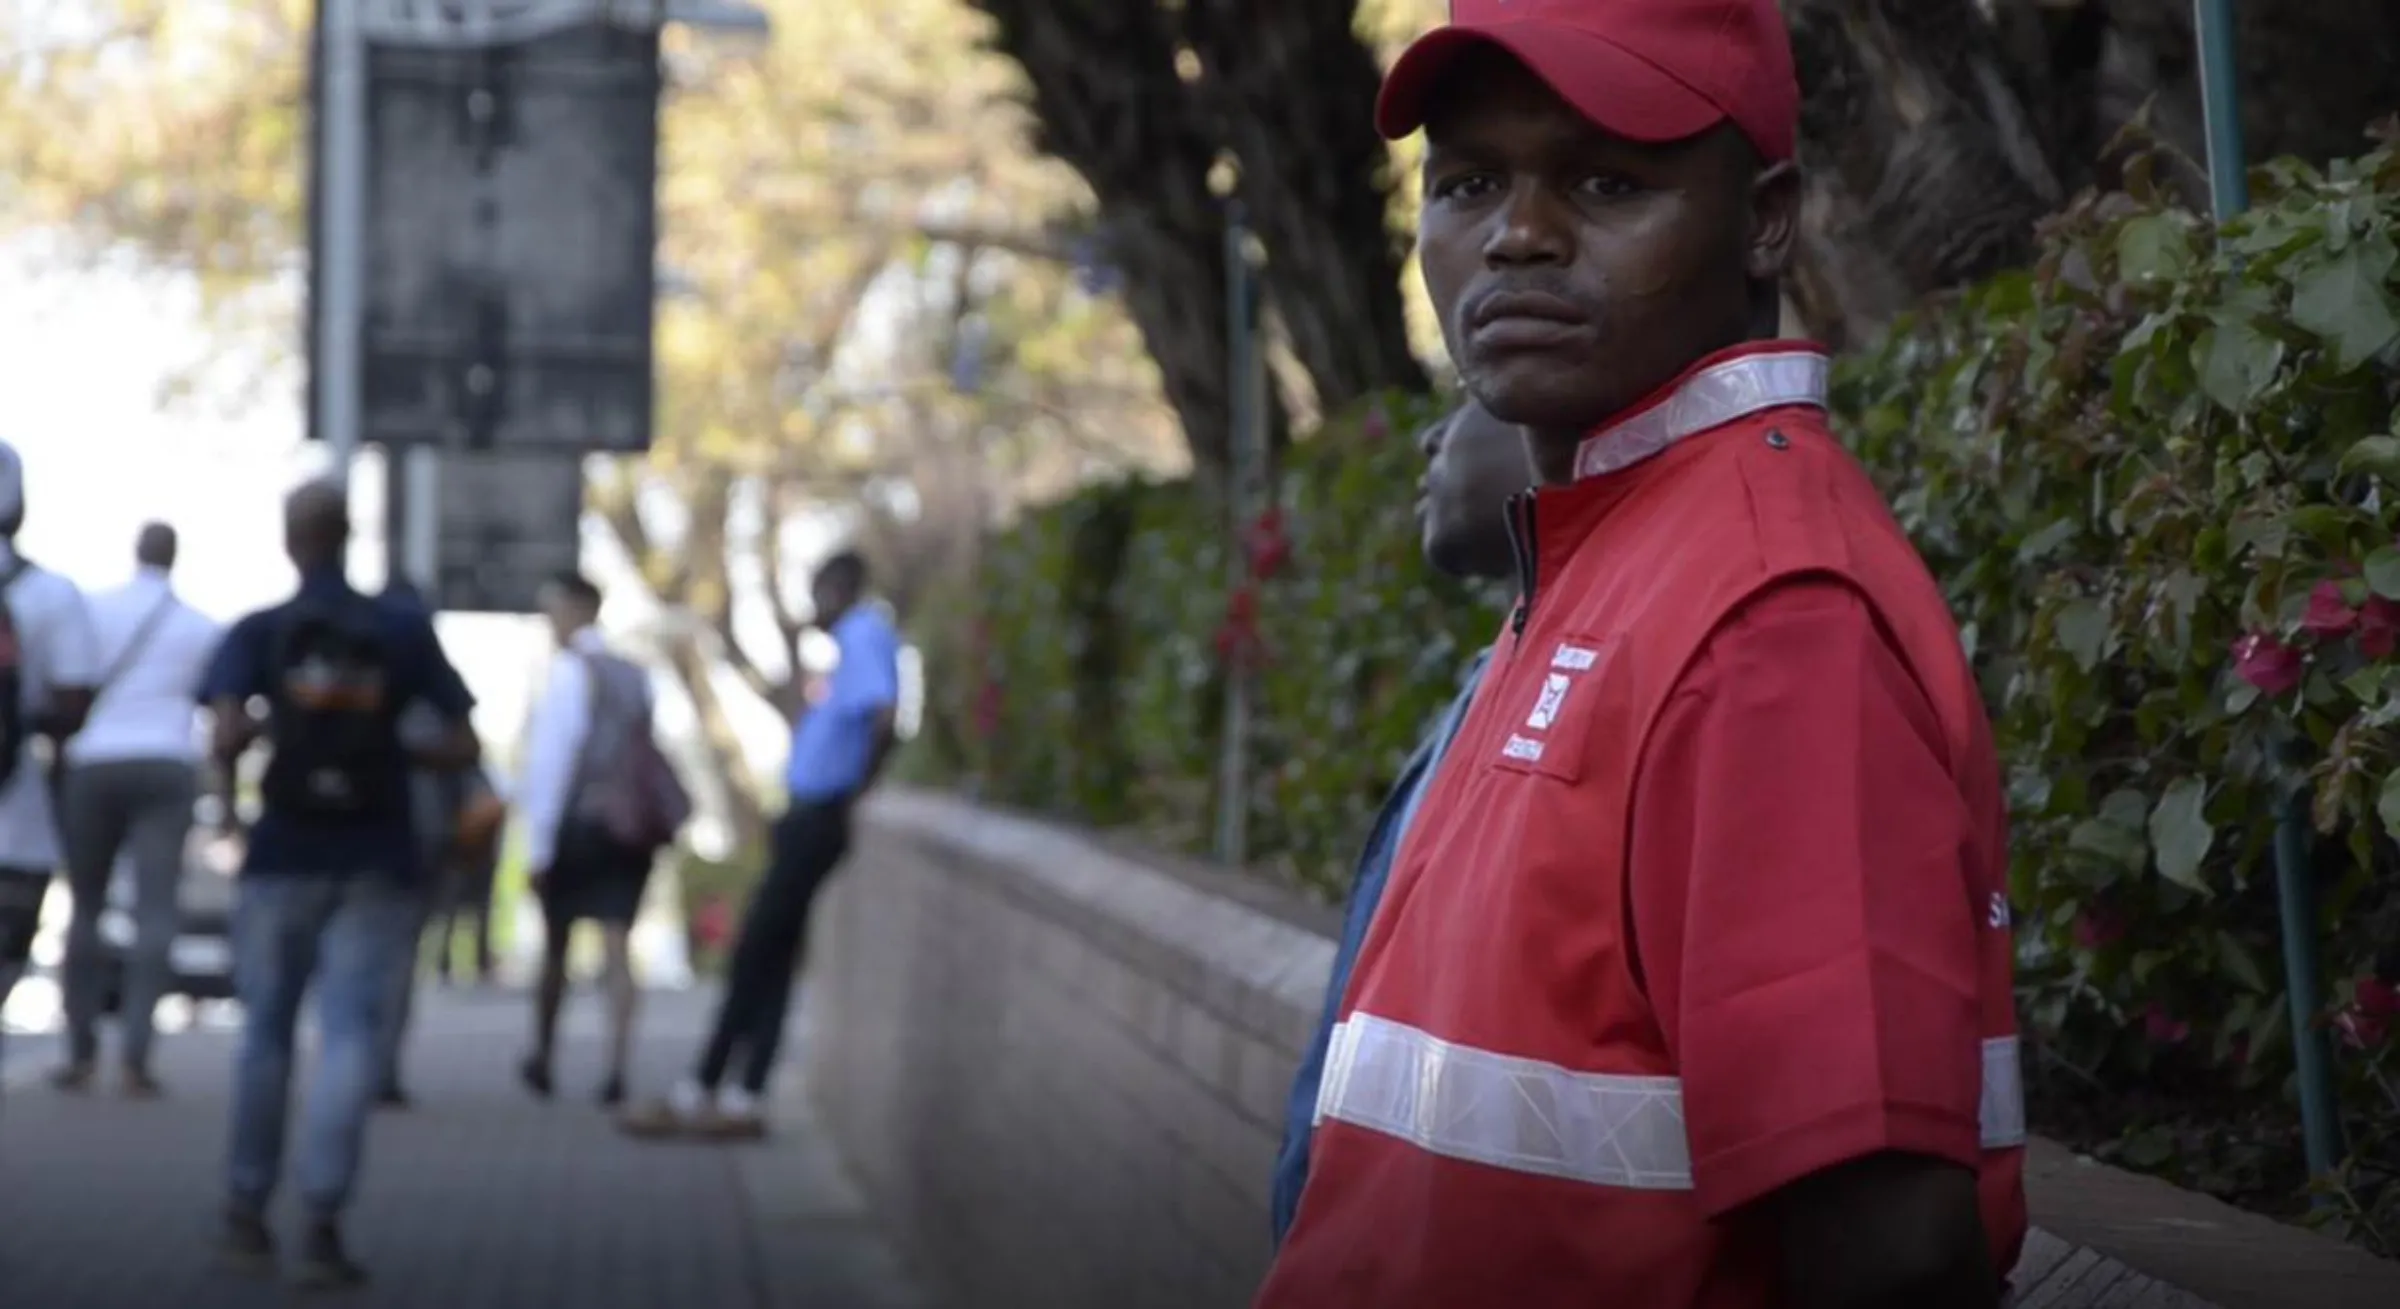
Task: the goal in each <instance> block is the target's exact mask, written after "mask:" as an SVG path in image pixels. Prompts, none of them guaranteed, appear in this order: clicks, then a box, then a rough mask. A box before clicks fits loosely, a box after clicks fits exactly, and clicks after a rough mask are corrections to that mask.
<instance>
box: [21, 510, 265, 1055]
mask: <svg viewBox="0 0 2400 1309" xmlns="http://www.w3.org/2000/svg"><path fill="white" fill-rule="evenodd" d="M175 544H176V543H175V529H174V528H172V527H169V526H168V525H166V524H165V523H150V524H148V525H146V526H144V527H143V528H142V530H141V533H140V535H139V536H137V537H136V538H135V540H134V563H135V572H134V577H133V580H132V581H130V582H128V583H126V584H125V585H123V586H120V587H118V588H116V589H114V590H111V591H103V592H101V593H99V594H98V595H95V596H93V597H92V598H91V615H92V627H93V630H94V633H95V635H96V636H97V638H98V642H99V648H100V649H101V650H102V651H104V652H106V656H107V659H108V663H107V666H106V667H105V668H104V669H103V670H102V672H101V674H100V680H99V684H98V686H97V688H96V693H95V698H94V700H93V702H92V712H91V716H90V718H89V719H88V720H87V721H86V722H85V723H84V725H83V730H82V731H81V732H79V733H77V734H76V736H75V739H74V740H72V741H70V742H68V743H67V748H66V761H67V775H66V780H65V782H64V784H63V786H62V788H61V799H62V800H63V802H64V803H63V806H62V813H61V814H60V818H59V823H60V827H61V828H62V829H63V831H64V834H65V836H66V846H67V885H68V887H69V889H70V890H72V891H73V893H74V897H75V915H74V918H73V919H72V920H71V921H70V922H69V924H68V927H67V950H66V968H65V972H66V987H65V990H66V1016H67V1062H66V1064H65V1066H64V1067H62V1068H60V1069H59V1070H58V1073H57V1075H56V1077H55V1079H54V1080H55V1081H56V1084H57V1085H58V1086H59V1087H60V1089H62V1090H67V1091H83V1090H86V1089H88V1088H89V1087H90V1086H91V1082H92V1076H93V1071H94V1068H95V1066H96V1064H97V1062H98V1059H99V1054H100V1043H99V1020H100V1011H101V1008H102V1001H103V999H104V995H103V992H104V991H105V990H106V989H107V986H108V981H109V979H108V976H107V973H108V963H107V960H106V958H105V951H104V949H103V946H102V942H101V939H100V917H101V915H102V913H104V912H105V911H106V910H107V909H108V906H109V889H110V883H111V882H112V881H113V880H114V878H115V877H116V873H117V866H118V857H119V855H120V854H123V855H125V856H126V862H127V863H129V864H131V866H132V872H133V892H134V902H133V944H132V948H131V949H129V950H128V951H126V955H125V961H124V971H123V974H122V976H121V977H120V978H119V979H118V984H119V991H118V1002H117V1021H118V1024H119V1028H120V1031H121V1040H122V1043H123V1044H122V1048H121V1050H120V1052H119V1059H120V1070H119V1075H120V1077H121V1079H122V1082H123V1086H124V1089H125V1091H126V1092H127V1093H128V1094H131V1095H135V1096H152V1095H156V1094H158V1092H159V1089H160V1087H159V1084H158V1079H157V1077H156V1076H155V1075H154V1073H153V1070H152V1068H151V1065H150V1046H151V1042H152V1041H153V1040H154V1039H155V1036H156V1026H155V1024H154V1022H153V1015H154V1013H155V1011H156V1010H157V1008H158V1001H159V998H160V996H162V995H163V994H165V992H166V990H167V987H168V984H169V982H170V981H171V980H172V971H173V970H172V960H171V957H170V951H171V949H172V947H173V946H174V944H175V937H176V935H177V933H178V932H179V931H180V930H181V928H182V920H183V913H182V898H183V878H184V873H185V858H184V856H185V852H186V846H187V843H188V840H189V838H190V835H191V829H192V804H193V801H194V800H195V799H196V798H197V796H198V791H199V766H200V756H201V748H200V732H199V723H198V717H199V716H198V714H197V712H196V711H195V710H194V708H193V700H194V698H195V697H196V695H197V694H198V692H199V689H200V678H201V677H202V675H204V674H205V673H206V672H207V671H208V661H209V659H210V657H211V656H213V655H214V654H215V653H216V650H217V642H218V640H220V639H221V638H222V637H223V635H224V632H223V629H222V628H221V627H220V626H219V625H218V624H217V623H216V622H215V621H214V620H213V619H211V618H209V617H208V616H207V615H206V614H203V613H201V612H200V611H199V610H197V609H194V608H192V607H191V606H190V605H189V604H187V603H185V602H184V600H183V598H182V597H181V596H179V595H177V594H176V593H175V586H174V582H173V577H172V574H173V572H174V568H175Z"/></svg>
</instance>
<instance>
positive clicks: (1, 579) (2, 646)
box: [0, 555, 33, 786]
mask: <svg viewBox="0 0 2400 1309" xmlns="http://www.w3.org/2000/svg"><path fill="white" fill-rule="evenodd" d="M32 568H33V565H32V564H31V563H29V562H27V561H26V559H25V557H24V556H22V555H19V556H18V557H16V558H14V559H11V560H9V561H8V566H7V567H6V568H0V786H6V785H8V784H9V783H10V782H11V781H14V780H15V779H16V776H17V769H18V767H19V766H21V765H22V764H23V763H24V762H25V747H27V746H28V745H31V744H32V743H33V718H32V715H30V714H28V713H27V712H26V710H25V647H24V644H23V643H22V642H20V641H19V640H18V639H17V617H16V615H15V614H13V613H11V612H9V608H8V593H9V592H11V591H13V590H15V589H16V587H17V579H18V578H21V577H23V576H24V575H25V574H26V573H27V572H29V571H31V570H32Z"/></svg>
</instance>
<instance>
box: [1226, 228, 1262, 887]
mask: <svg viewBox="0 0 2400 1309" xmlns="http://www.w3.org/2000/svg"><path fill="white" fill-rule="evenodd" d="M1257 300H1258V293H1257V287H1256V285H1255V283H1254V279H1253V277H1252V274H1251V268H1250V229H1249V225H1248V223H1247V222H1246V221H1245V220H1244V218H1243V214H1242V204H1241V201H1240V200H1238V199H1237V200H1229V201H1227V202H1226V208H1225V311H1226V313H1225V317H1226V333H1227V340H1226V353H1225V364H1226V369H1225V371H1226V397H1225V398H1226V412H1227V417H1228V419H1229V420H1230V426H1231V430H1230V431H1229V432H1228V433H1227V436H1228V438H1229V439H1228V443H1227V445H1228V451H1227V452H1228V454H1229V455H1230V456H1231V458H1230V461H1229V462H1230V463H1231V467H1230V468H1229V469H1228V470H1227V472H1228V476H1227V477H1226V483H1225V503H1226V517H1227V519H1228V520H1229V521H1228V522H1227V524H1226V527H1227V539H1229V540H1230V541H1232V542H1233V543H1234V544H1233V549H1232V550H1231V551H1229V552H1228V557H1227V559H1226V570H1225V571H1226V585H1227V587H1228V588H1229V590H1228V594H1229V595H1230V594H1231V591H1230V588H1233V587H1238V586H1242V585H1244V584H1245V583H1247V582H1248V580H1249V569H1248V567H1247V564H1248V558H1247V553H1246V551H1245V550H1244V549H1243V545H1244V543H1245V541H1246V539H1247V538H1246V536H1245V533H1246V532H1247V530H1248V528H1249V525H1250V522H1251V520H1252V519H1253V518H1254V517H1255V516H1256V515H1257V513H1258V505H1257V501H1258V497H1259V491H1260V489H1261V483H1262V482H1263V480H1264V475H1265V468H1264V464H1265V462H1266V450H1265V444H1266V443H1265V441H1264V439H1263V437H1264V432H1263V430H1262V429H1263V426H1264V415H1265V413H1266V395H1265V374H1264V370H1263V365H1264V363H1265V356H1264V354H1263V353H1262V352H1261V350H1260V348H1259V341H1258V322H1257V319H1258V304H1257ZM1247 655H1248V652H1247V651H1237V652H1236V654H1235V657H1233V658H1232V659H1230V660H1228V661H1227V665H1226V668H1225V732H1224V738H1223V742H1222V754H1221V756H1220V760H1219V765H1220V766H1219V770H1218V774H1217V839H1216V850H1217V860H1218V862H1220V863H1223V864H1226V865H1228V866H1235V867H1238V866H1240V865H1241V864H1243V863H1245V862H1246V861H1247V860H1248V858H1249V854H1250V667H1249V661H1248V657H1247Z"/></svg>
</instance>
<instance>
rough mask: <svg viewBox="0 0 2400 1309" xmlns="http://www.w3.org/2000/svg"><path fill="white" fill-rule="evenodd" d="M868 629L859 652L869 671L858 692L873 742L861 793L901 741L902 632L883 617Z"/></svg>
mask: <svg viewBox="0 0 2400 1309" xmlns="http://www.w3.org/2000/svg"><path fill="white" fill-rule="evenodd" d="M869 630H870V631H872V633H873V635H872V636H871V637H870V638H868V639H867V640H866V641H863V642H861V645H862V647H863V648H862V649H861V650H860V652H859V653H861V654H863V655H865V656H866V660H865V663H866V668H865V671H866V673H867V674H868V675H867V676H865V677H863V678H861V679H860V680H859V683H858V695H859V701H860V703H861V705H862V706H864V707H866V708H867V709H868V726H869V730H870V731H871V732H872V733H873V738H872V739H873V741H874V744H873V745H872V746H871V747H870V749H869V753H868V755H867V775H866V777H865V778H864V779H862V780H861V781H860V782H859V786H858V792H859V794H860V795H865V794H866V793H867V792H868V791H870V790H873V789H874V786H875V782H876V779H877V778H880V777H882V776H883V768H884V765H886V764H888V763H890V762H891V761H892V755H893V754H894V753H895V751H894V749H893V747H894V746H897V745H898V744H899V743H900V730H899V723H900V634H899V633H898V632H896V631H894V630H893V629H891V628H890V627H887V626H885V625H884V624H883V623H882V622H880V621H878V622H877V623H876V624H875V625H874V627H873V628H871V629H869ZM844 657H845V658H847V657H848V656H847V654H845V656H844Z"/></svg>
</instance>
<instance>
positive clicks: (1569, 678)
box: [1492, 637, 1608, 782]
mask: <svg viewBox="0 0 2400 1309" xmlns="http://www.w3.org/2000/svg"><path fill="white" fill-rule="evenodd" d="M1607 652H1608V643H1607V642H1605V641H1601V640H1597V639H1593V638H1587V637H1568V638H1566V639H1564V640H1561V641H1557V642H1554V643H1553V644H1552V647H1551V650H1550V658H1549V660H1548V662H1547V664H1546V665H1545V666H1544V667H1543V668H1542V669H1541V670H1540V671H1539V672H1536V671H1535V670H1533V669H1526V670H1525V671H1524V672H1522V673H1520V674H1519V675H1518V676H1519V677H1520V678H1521V679H1522V680H1521V681H1520V683H1519V685H1518V687H1517V688H1512V690H1511V692H1510V702H1509V704H1508V713H1509V719H1508V727H1507V731H1506V732H1505V733H1504V734H1503V735H1502V736H1501V738H1500V746H1499V751H1498V757H1497V758H1495V759H1494V760H1493V761H1492V763H1493V766H1495V767H1498V768H1503V769H1506V770H1508V771H1511V772H1520V773H1538V774H1540V775H1542V776H1544V777H1554V778H1557V779H1559V780H1560V781H1566V782H1572V781H1574V780H1575V779H1576V778H1577V777H1579V776H1581V775H1582V772H1583V756H1584V744H1585V738H1586V735H1587V733H1588V732H1589V731H1590V726H1591V721H1592V718H1593V716H1594V708H1595V704H1596V702H1597V701H1598V700H1599V699H1600V687H1599V685H1598V682H1599V673H1600V670H1601V669H1602V668H1603V667H1604V666H1605V664H1606V659H1607Z"/></svg>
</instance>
